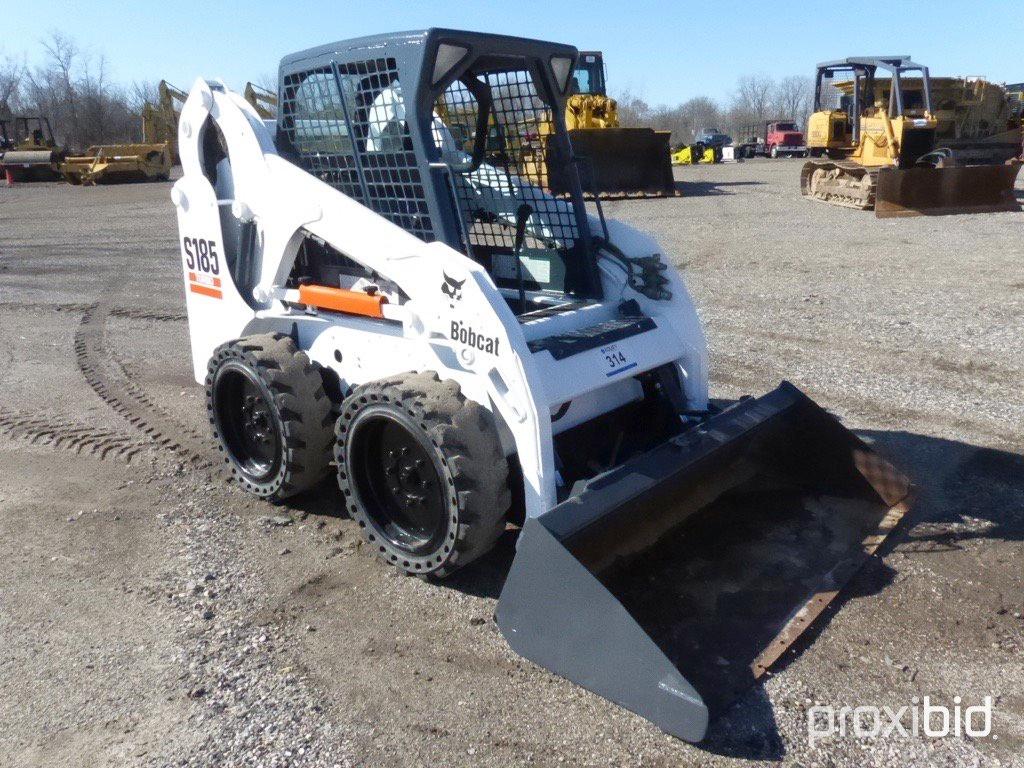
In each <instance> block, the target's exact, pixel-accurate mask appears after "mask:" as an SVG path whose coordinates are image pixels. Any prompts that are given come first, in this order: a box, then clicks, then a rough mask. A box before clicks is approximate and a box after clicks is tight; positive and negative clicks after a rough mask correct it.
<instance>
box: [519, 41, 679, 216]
mask: <svg viewBox="0 0 1024 768" xmlns="http://www.w3.org/2000/svg"><path fill="white" fill-rule="evenodd" d="M565 125H566V128H567V129H568V131H569V138H570V140H571V141H572V147H573V151H574V152H575V153H576V155H577V156H578V157H579V158H581V159H582V161H583V162H582V171H583V174H584V190H585V192H586V193H587V195H588V196H590V195H594V196H597V197H601V198H617V197H672V196H675V195H677V194H678V190H677V189H676V186H675V181H674V179H673V178H672V166H671V162H670V160H669V154H670V150H669V138H670V136H671V132H669V131H657V130H654V129H652V128H622V127H621V126H620V125H619V114H618V104H617V103H616V101H615V99H612V98H609V96H608V92H607V85H606V73H605V66H604V56H603V54H602V53H601V52H600V51H581V52H580V54H579V61H578V62H577V64H576V68H575V71H574V72H573V77H572V90H571V93H570V95H569V97H568V98H567V99H566V101H565ZM554 132H555V130H554V125H553V123H552V121H550V120H547V121H545V123H544V125H543V126H542V129H541V131H540V136H539V138H540V140H541V141H542V142H546V141H547V137H548V136H551V135H552V134H553V133H554ZM543 151H544V152H545V155H547V154H548V151H547V150H543ZM547 165H548V168H547V169H546V171H547V173H546V176H547V181H546V184H547V186H548V187H549V188H550V189H551V190H552V191H553V192H555V193H556V194H568V193H569V188H570V186H571V182H570V180H569V179H568V178H566V177H565V176H564V175H563V174H562V173H561V169H562V164H561V163H560V162H558V161H557V160H556V161H554V162H547Z"/></svg>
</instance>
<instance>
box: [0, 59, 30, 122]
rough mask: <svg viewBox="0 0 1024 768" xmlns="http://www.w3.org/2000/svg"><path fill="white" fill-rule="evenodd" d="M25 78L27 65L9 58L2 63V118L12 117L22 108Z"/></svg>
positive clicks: (0, 92) (0, 83) (0, 64)
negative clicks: (23, 81) (22, 91)
mask: <svg viewBox="0 0 1024 768" xmlns="http://www.w3.org/2000/svg"><path fill="white" fill-rule="evenodd" d="M24 77H25V65H24V64H22V63H21V62H20V61H18V60H17V59H14V58H11V57H9V56H5V57H4V59H3V61H0V117H10V116H11V115H13V114H14V113H15V112H17V111H18V109H19V108H20V106H21V85H22V80H23V79H24Z"/></svg>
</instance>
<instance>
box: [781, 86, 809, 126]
mask: <svg viewBox="0 0 1024 768" xmlns="http://www.w3.org/2000/svg"><path fill="white" fill-rule="evenodd" d="M772 101H773V105H774V110H775V114H776V116H778V117H784V118H789V119H791V120H794V121H796V124H797V125H800V126H803V125H805V124H806V123H807V118H808V117H809V116H810V113H811V108H812V104H813V102H814V80H813V79H812V78H810V77H806V76H803V75H790V76H789V77H784V78H782V80H780V81H779V84H778V86H777V87H776V89H775V97H774V99H773V100H772Z"/></svg>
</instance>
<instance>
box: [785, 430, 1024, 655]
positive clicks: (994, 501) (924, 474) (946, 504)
mask: <svg viewBox="0 0 1024 768" xmlns="http://www.w3.org/2000/svg"><path fill="white" fill-rule="evenodd" d="M857 434H858V435H859V436H860V437H861V438H863V439H865V440H867V441H868V442H870V443H872V445H873V447H874V448H875V449H876V450H877V451H878V452H879V453H881V454H882V455H883V456H885V458H887V459H889V460H890V461H892V462H893V463H894V464H895V465H896V466H897V467H898V468H899V469H901V470H902V471H903V472H905V473H906V474H907V475H908V476H909V477H910V479H911V480H912V481H913V483H914V486H915V496H914V501H913V504H912V505H911V509H910V513H909V514H908V515H907V516H906V517H904V519H903V520H902V521H901V523H900V526H899V528H898V529H897V530H896V531H895V532H894V533H893V534H892V535H891V536H890V537H889V538H888V539H886V540H885V542H883V544H882V546H880V547H879V548H878V551H877V552H876V554H875V556H874V557H871V558H869V559H868V561H867V562H866V563H865V565H864V567H863V568H861V569H860V571H859V572H858V573H857V575H856V576H855V577H854V578H853V579H851V580H850V582H848V583H847V585H846V587H845V588H844V589H843V591H842V592H840V593H839V595H838V596H837V597H836V599H835V600H833V601H832V603H831V604H830V605H829V606H828V608H827V609H826V610H825V611H824V612H823V613H822V615H821V617H820V618H819V620H818V621H817V622H815V623H814V624H813V625H812V626H811V627H810V629H809V630H808V631H806V632H805V633H804V634H803V635H802V636H801V637H800V639H799V640H798V641H797V642H796V643H794V644H793V646H792V647H791V648H790V649H789V651H788V652H787V654H786V655H784V656H783V657H782V658H781V659H779V661H778V662H777V663H776V664H775V666H774V668H773V671H774V672H780V671H782V670H784V669H785V668H786V667H787V666H788V665H789V664H790V663H791V662H792V661H793V660H794V659H796V658H797V657H798V656H799V655H800V654H801V653H802V652H803V651H804V649H806V648H807V647H809V646H810V645H811V644H813V643H814V641H815V640H816V639H817V637H818V636H819V635H820V634H821V633H822V632H823V631H824V630H825V629H826V628H827V626H828V623H829V621H831V619H832V617H833V616H834V615H835V614H836V613H838V612H839V611H841V610H842V609H843V606H844V605H845V604H846V603H847V602H849V601H850V600H852V599H854V598H857V597H864V596H867V595H873V594H876V593H878V592H880V591H881V590H883V589H884V588H885V587H886V586H887V585H888V584H889V583H891V582H892V580H893V579H894V578H895V576H896V571H894V570H893V569H892V568H891V567H889V566H888V565H886V564H885V563H884V562H883V558H884V557H885V556H886V555H888V554H889V553H891V552H892V551H894V550H896V549H899V551H900V552H905V553H923V554H928V553H941V552H950V551H954V550H959V549H963V542H965V541H969V540H976V539H988V540H1002V541H1024V456H1021V455H1020V454H1016V453H1011V452H1009V451H1001V450H997V449H995V448H985V447H979V446H976V445H970V444H968V443H963V442H959V441H956V440H946V439H943V438H938V437H930V436H927V435H918V434H914V433H911V432H898V431H894V432H886V431H875V430H858V431H857Z"/></svg>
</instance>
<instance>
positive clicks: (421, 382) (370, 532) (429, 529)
mask: <svg viewBox="0 0 1024 768" xmlns="http://www.w3.org/2000/svg"><path fill="white" fill-rule="evenodd" d="M335 434H336V436H337V442H336V445H335V460H336V463H337V467H338V486H339V487H340V488H341V490H342V492H343V493H344V495H345V503H346V507H347V509H348V512H349V514H350V515H351V516H352V518H353V519H354V520H355V521H356V522H357V523H359V526H360V529H361V531H362V533H363V537H364V539H365V540H366V542H367V543H368V544H369V545H370V546H372V547H373V548H374V552H375V553H376V554H377V555H378V556H379V557H380V558H381V559H382V560H384V561H385V562H387V563H389V564H390V565H393V566H395V567H396V568H397V569H398V570H399V571H401V572H403V573H407V574H415V575H417V576H423V577H427V576H431V577H443V576H447V575H449V574H450V573H452V572H453V571H455V570H456V569H458V568H461V567H463V566H465V565H467V564H468V563H471V562H472V561H473V560H475V559H477V558H478V557H480V556H481V555H483V554H484V553H485V552H487V551H488V550H490V549H491V547H493V546H494V543H495V542H496V541H497V540H498V537H499V536H500V535H501V534H502V532H503V531H504V530H505V521H506V516H507V513H508V509H509V506H510V504H511V494H510V492H509V477H508V475H509V472H508V462H507V460H506V459H505V456H504V453H503V451H502V449H501V442H500V440H499V439H498V432H497V428H496V426H495V424H494V419H493V417H492V416H491V414H490V412H489V411H488V410H487V409H485V408H483V407H482V406H480V405H478V404H477V403H475V402H473V401H471V400H467V399H466V398H465V397H464V396H463V395H462V392H461V391H460V389H459V386H458V384H456V383H455V382H453V381H440V380H439V379H438V377H437V374H436V373H429V372H428V373H406V374H401V375H398V376H393V377H390V378H387V379H382V380H380V381H375V382H371V383H369V384H365V385H363V386H361V387H358V388H357V389H355V390H354V391H353V392H352V393H351V394H350V395H349V396H348V397H347V398H346V399H345V401H344V402H343V403H342V411H341V416H340V417H339V418H338V421H337V424H336V427H335Z"/></svg>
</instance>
